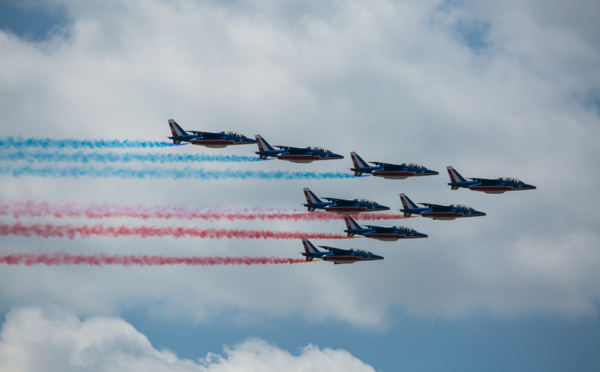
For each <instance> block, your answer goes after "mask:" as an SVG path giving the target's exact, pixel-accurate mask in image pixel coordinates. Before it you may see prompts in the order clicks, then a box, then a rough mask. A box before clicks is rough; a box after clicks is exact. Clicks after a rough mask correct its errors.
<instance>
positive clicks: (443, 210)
mask: <svg viewBox="0 0 600 372" xmlns="http://www.w3.org/2000/svg"><path fill="white" fill-rule="evenodd" d="M400 200H401V201H402V206H403V207H404V209H400V212H404V217H410V216H411V215H412V214H420V215H421V216H423V217H428V218H432V219H434V220H453V219H455V218H460V217H481V216H485V213H483V212H479V211H476V210H475V209H473V208H471V207H467V206H466V205H454V204H453V205H437V204H429V203H419V204H423V205H424V206H426V208H419V207H418V206H417V205H416V204H415V203H414V202H413V201H412V200H410V199H409V198H408V196H406V194H404V193H402V194H400Z"/></svg>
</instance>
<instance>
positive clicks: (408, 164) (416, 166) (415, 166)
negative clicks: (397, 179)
mask: <svg viewBox="0 0 600 372" xmlns="http://www.w3.org/2000/svg"><path fill="white" fill-rule="evenodd" d="M401 165H404V166H405V167H411V168H417V169H425V167H424V166H422V165H421V164H417V163H403V164H401Z"/></svg>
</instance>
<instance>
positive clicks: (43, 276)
mask: <svg viewBox="0 0 600 372" xmlns="http://www.w3.org/2000/svg"><path fill="white" fill-rule="evenodd" d="M598 14H599V8H598V5H597V4H596V2H594V1H575V2H570V3H569V4H566V3H564V2H561V1H535V0H529V1H504V2H497V3H489V4H488V3H486V4H481V3H480V2H476V1H468V0H465V1H445V2H444V1H305V2H294V1H287V2H285V1H283V2H269V1H227V2H216V1H215V2H211V1H184V0H181V1H166V0H149V1H146V0H145V1H137V0H133V1H119V0H108V1H107V0H102V1H85V2H81V1H71V0H53V1H35V0H31V1H24V2H21V1H19V2H17V1H4V2H2V3H1V4H0V66H1V68H0V112H1V113H2V121H3V124H2V125H1V126H0V129H1V132H0V144H2V146H0V190H1V191H0V202H1V203H2V208H4V209H3V210H4V211H5V212H3V213H2V215H0V224H2V229H0V230H2V236H0V242H1V244H0V249H1V252H0V253H1V254H4V255H6V254H14V253H32V254H34V255H40V254H53V253H56V252H62V253H65V254H75V255H77V254H85V255H97V254H106V255H142V254H146V255H156V256H169V257H170V256H177V257H192V256H231V257H246V256H250V257H255V258H257V257H264V256H267V257H283V258H298V257H300V255H299V253H298V252H299V251H300V250H301V249H302V244H301V242H300V240H297V239H289V240H273V239H265V240H256V239H201V238H189V237H188V238H185V237H184V238H176V237H174V236H167V237H148V238H142V237H138V236H129V237H116V238H115V237H104V236H92V237H83V236H80V235H75V236H74V237H72V238H69V237H62V238H61V237H47V238H46V237H43V236H39V235H36V234H29V236H24V234H18V233H15V232H14V231H15V229H14V227H15V226H17V225H19V226H32V225H34V224H50V225H62V226H64V225H69V226H96V225H101V226H114V227H125V228H133V227H140V226H146V227H164V228H169V227H187V228H199V229H207V228H214V227H218V228H226V229H248V230H256V229H264V230H272V231H301V232H307V233H308V232H323V233H341V232H342V230H343V229H344V224H343V222H341V221H313V222H306V221H283V220H275V221H260V220H254V221H246V220H215V219H213V220H203V219H165V218H148V219H141V218H132V217H123V216H121V217H112V218H104V219H90V218H85V217H83V216H70V217H56V216H51V215H44V214H42V215H38V216H22V215H17V214H15V213H14V211H13V212H11V211H10V210H11V208H14V207H15V206H16V205H22V204H19V203H25V202H31V203H48V204H49V205H53V206H65V205H67V206H69V205H70V206H73V205H75V206H90V205H105V204H111V205H116V206H121V207H129V208H138V209H139V208H143V207H152V206H159V207H168V206H170V207H186V208H217V210H225V209H238V210H239V209H242V208H259V209H265V210H267V209H268V210H271V209H277V210H284V211H300V210H302V203H304V197H303V195H302V188H304V187H310V188H311V189H312V190H313V191H314V192H315V193H316V194H317V195H319V196H335V197H341V198H355V197H360V198H368V199H374V200H376V201H377V202H379V203H382V204H385V205H388V206H390V207H391V211H390V214H394V213H397V209H399V208H401V204H400V200H399V197H398V194H399V193H402V192H403V193H406V194H407V195H408V196H409V197H411V198H412V199H413V200H414V201H416V202H430V203H438V204H466V205H469V206H471V207H473V208H475V209H478V210H481V211H484V212H486V213H487V216H485V217H481V218H476V219H466V220H456V221H431V220H429V219H424V218H413V219H409V220H399V221H379V222H378V223H379V224H396V225H398V224H400V225H406V226H409V227H412V228H414V229H416V230H418V231H420V232H423V233H426V234H428V235H429V238H427V239H420V240H416V241H398V242H379V241H371V240H366V239H364V238H363V239H352V240H314V241H313V242H314V243H316V244H321V245H330V246H337V247H340V248H361V249H368V250H370V251H373V252H374V253H376V254H380V255H382V256H385V260H383V261H378V262H368V263H358V264H354V265H332V264H329V263H325V262H313V263H310V264H294V265H287V264H286V265H251V266H224V265H221V266H185V265H173V266H152V267H139V266H135V265H133V266H122V265H121V266H119V265H116V266H102V267H97V266H89V265H57V266H45V265H34V266H25V265H6V264H2V265H1V266H0V311H1V312H2V314H3V319H2V324H3V325H2V329H1V331H0V367H2V368H1V369H2V370H7V371H39V370H62V371H80V370H86V371H108V370H110V371H120V370H123V371H125V370H127V371H130V370H142V369H143V370H146V371H163V370H170V371H173V370H175V371H179V370H181V371H281V370H311V371H312V370H315V371H317V370H322V371H337V370H339V371H395V370H406V371H433V370H442V369H443V370H465V369H470V370H473V369H478V370H482V369H485V370H490V371H506V370H515V371H531V370H546V371H566V370H569V371H571V370H581V371H591V370H598V369H599V368H600V354H599V353H598V350H600V326H599V325H598V320H599V315H600V313H599V309H600V270H599V267H600V251H599V250H598V249H599V247H600V218H599V217H598V214H597V210H598V209H599V208H600V198H599V197H598V186H599V185H600V171H599V170H598V169H599V168H598V161H599V160H600V146H598V141H599V140H600V117H599V115H600V67H599V66H600V25H599V24H598V22H597V18H598ZM170 118H173V119H175V120H177V121H178V122H179V123H180V124H181V125H182V126H183V127H184V128H186V129H192V130H206V131H219V130H233V131H238V132H241V133H244V134H246V135H247V136H254V135H255V134H261V135H262V136H263V137H265V138H266V139H267V140H268V141H269V142H271V143H272V144H275V145H280V144H281V145H291V146H308V145H311V146H322V147H326V148H328V149H330V150H332V151H334V152H336V153H340V154H343V155H344V156H346V158H345V159H343V160H336V161H331V162H321V163H313V164H293V163H288V162H284V161H278V160H273V161H267V162H198V161H196V162H187V163H185V162H173V163H161V162H149V161H137V160H135V159H138V158H134V160H133V161H129V162H126V161H117V162H107V161H98V160H90V161H84V160H82V159H83V156H84V155H90V154H92V153H94V154H96V155H98V154H100V155H104V156H109V155H110V156H117V155H118V156H129V157H134V156H149V157H152V156H163V155H169V154H179V155H182V156H197V155H202V154H205V155H239V156H245V157H251V156H254V153H253V151H256V147H255V146H253V145H249V146H237V147H230V148H224V149H207V148H204V147H200V146H179V147H152V148H130V149H119V148H116V147H114V148H103V149H94V150H90V149H70V148H44V147H39V146H38V147H27V148H18V146H9V145H6V144H7V143H9V138H12V140H13V141H15V140H17V141H18V140H26V139H31V138H36V139H43V138H51V139H57V140H65V139H72V140H75V141H78V140H130V141H132V140H142V141H158V142H161V143H162V142H165V143H166V141H168V140H167V139H166V138H165V137H166V136H168V135H169V134H170V132H169V130H168V126H167V120H168V119H170ZM350 151H356V152H358V153H359V154H360V155H361V156H362V157H363V158H365V160H368V161H382V162H416V163H420V164H423V165H425V166H427V167H428V168H431V169H434V170H437V171H439V172H440V175H438V176H433V177H426V178H422V179H407V180H382V179H375V178H373V177H363V178H356V179H352V178H343V177H337V178H333V179H296V180H282V179H277V178H276V177H272V178H271V179H257V178H252V177H250V178H248V179H239V178H238V179H231V178H227V177H223V178H220V179H198V178H189V177H174V176H172V175H171V176H169V173H170V172H173V174H175V172H174V171H180V170H188V171H193V172H206V171H212V172H223V174H226V173H227V172H230V171H236V170H253V171H267V172H268V171H290V172H304V171H309V172H317V173H318V174H322V173H324V172H341V173H347V174H350V172H349V170H348V168H350V167H351V161H350V159H349V153H350ZM57 154H58V155H60V156H65V157H66V156H71V155H73V156H75V157H76V159H75V161H63V160H64V158H56V157H52V156H54V155H57ZM34 155H35V156H38V157H37V158H35V159H33V158H32V156H34ZM78 159H79V160H78ZM448 165H452V166H453V167H454V168H456V169H457V170H458V171H459V172H461V173H462V174H463V176H466V177H499V176H505V177H516V178H519V179H522V180H523V181H525V182H527V183H531V184H534V185H536V186H537V187H538V188H537V190H535V191H526V192H515V193H506V194H503V195H488V194H482V193H477V192H472V191H468V190H457V191H453V190H450V188H449V186H447V185H446V183H447V182H449V179H448V176H447V174H446V169H445V168H446V166H448ZM108 167H111V168H108ZM116 168H119V169H122V171H121V173H120V174H121V175H123V174H125V176H122V177H115V176H114V175H115V173H117V172H116V171H114V170H115V169H116ZM23 169H28V172H29V173H27V172H25V173H23V172H22V171H23ZM86 169H88V170H90V169H91V170H97V171H98V172H99V173H100V174H99V176H95V177H91V176H88V175H85V174H83V175H82V173H85V172H84V170H86ZM123 169H124V170H123ZM133 171H143V172H146V173H145V174H154V175H157V176H156V177H149V176H147V177H142V176H135V175H133V176H131V174H133ZM32 172H33V173H34V174H31V173H32ZM127 172H129V173H127ZM65 174H67V176H66V177H64V175H65ZM127 174H130V176H127ZM177 174H180V173H177ZM336 174H337V173H336ZM2 208H0V209H2ZM7 210H8V212H6V211H7ZM359 222H360V221H359ZM373 223H374V224H375V222H373Z"/></svg>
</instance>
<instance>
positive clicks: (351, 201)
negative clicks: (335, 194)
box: [323, 198, 356, 205]
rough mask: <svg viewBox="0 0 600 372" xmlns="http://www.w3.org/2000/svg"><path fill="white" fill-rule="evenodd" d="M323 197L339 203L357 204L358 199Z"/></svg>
mask: <svg viewBox="0 0 600 372" xmlns="http://www.w3.org/2000/svg"><path fill="white" fill-rule="evenodd" d="M323 199H325V200H329V201H331V202H334V203H336V204H337V205H355V204H356V200H348V199H336V198H323Z"/></svg>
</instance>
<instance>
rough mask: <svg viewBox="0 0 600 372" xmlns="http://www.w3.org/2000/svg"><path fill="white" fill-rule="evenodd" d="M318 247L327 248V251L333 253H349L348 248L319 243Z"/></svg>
mask: <svg viewBox="0 0 600 372" xmlns="http://www.w3.org/2000/svg"><path fill="white" fill-rule="evenodd" d="M319 248H323V249H327V250H328V251H329V252H331V253H333V254H334V255H343V254H348V253H350V250H348V249H341V248H333V247H328V246H326V245H320V246H319Z"/></svg>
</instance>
